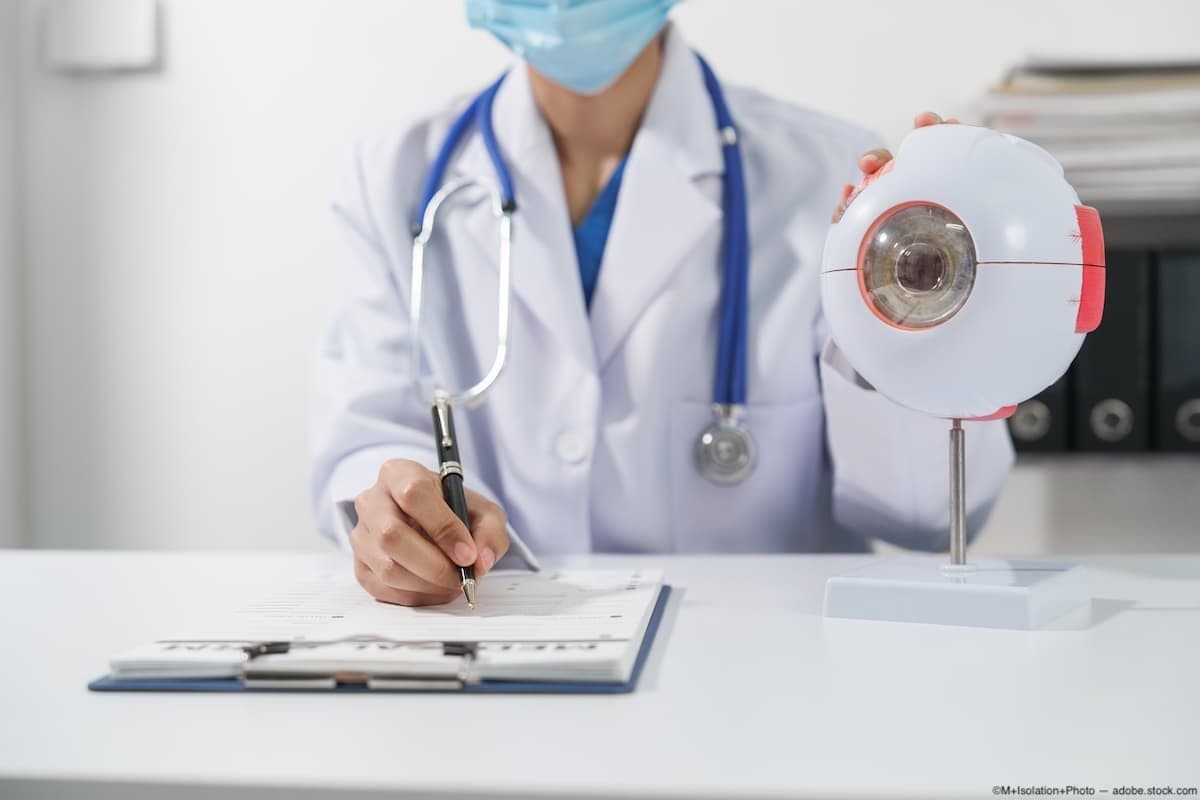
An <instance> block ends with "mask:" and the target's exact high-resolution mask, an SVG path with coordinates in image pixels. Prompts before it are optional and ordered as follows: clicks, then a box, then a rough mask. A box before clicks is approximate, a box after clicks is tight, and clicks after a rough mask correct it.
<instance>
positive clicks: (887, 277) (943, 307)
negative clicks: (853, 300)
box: [858, 203, 976, 330]
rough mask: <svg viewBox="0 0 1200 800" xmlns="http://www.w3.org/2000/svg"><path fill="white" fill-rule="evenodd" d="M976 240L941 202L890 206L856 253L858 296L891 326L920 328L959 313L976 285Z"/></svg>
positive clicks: (931, 326)
mask: <svg viewBox="0 0 1200 800" xmlns="http://www.w3.org/2000/svg"><path fill="white" fill-rule="evenodd" d="M975 266H976V262H975V243H974V241H973V240H972V239H971V235H970V233H968V232H967V228H966V226H965V225H963V223H962V220H960V219H959V218H958V217H956V216H955V215H954V214H952V213H950V212H949V211H947V210H946V209H944V208H942V207H941V206H935V205H931V204H926V203H914V204H910V205H904V206H901V207H899V208H897V209H893V210H891V211H889V212H887V213H885V214H884V215H883V216H881V217H880V218H879V219H878V220H876V221H875V224H874V225H872V226H871V230H870V232H869V233H868V235H867V238H866V240H865V246H864V247H863V248H862V251H861V252H860V254H859V264H858V269H859V277H860V285H861V287H862V291H863V296H864V297H865V298H866V301H867V303H868V304H869V305H870V306H871V308H872V309H874V311H875V313H876V314H877V315H878V316H879V317H880V319H882V320H884V321H885V322H887V323H888V324H890V325H893V326H895V327H897V328H902V329H905V330H920V329H923V328H933V327H936V326H938V325H941V324H942V323H943V322H945V321H946V320H948V319H950V318H951V317H953V316H954V315H955V314H957V313H958V311H959V309H961V308H962V307H963V305H964V304H965V303H966V302H967V298H968V297H969V296H970V294H971V289H972V288H973V287H974V285H975Z"/></svg>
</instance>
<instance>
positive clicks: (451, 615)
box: [167, 570, 662, 643]
mask: <svg viewBox="0 0 1200 800" xmlns="http://www.w3.org/2000/svg"><path fill="white" fill-rule="evenodd" d="M661 586H662V571H661V570H562V571H552V572H541V573H532V574H531V573H528V572H505V571H498V572H493V573H491V574H489V575H488V576H487V577H485V578H484V579H483V580H482V581H480V583H479V589H478V596H477V598H476V600H477V602H476V607H475V608H474V609H471V608H469V607H468V606H467V604H466V602H465V601H464V600H463V599H462V598H461V597H459V598H458V599H456V600H455V601H454V602H452V603H450V604H448V605H445V606H434V607H426V608H406V607H404V606H396V605H390V604H387V603H380V602H377V601H375V600H373V599H372V598H371V597H370V596H369V595H368V594H367V593H366V592H365V591H363V589H362V588H360V587H359V586H358V584H357V583H355V582H354V580H353V578H352V577H350V576H348V575H341V574H338V575H332V576H328V577H325V578H322V579H318V580H315V581H308V582H305V583H303V584H298V585H296V586H294V587H292V588H290V589H288V590H286V591H283V592H278V593H276V594H273V595H271V596H269V597H266V598H264V599H263V600H261V601H259V602H257V603H254V604H253V605H251V606H250V607H248V608H246V609H245V610H243V611H240V612H237V613H235V614H233V615H230V616H229V617H227V618H225V619H222V620H217V621H214V622H213V623H212V624H209V625H205V626H203V627H202V628H197V629H194V630H191V631H185V632H182V633H181V634H180V635H177V636H173V637H171V638H170V639H169V640H167V641H242V642H262V641H292V642H334V641H344V640H347V639H377V640H385V641H391V642H459V641H461V642H556V643H557V642H564V643H565V642H604V641H630V640H638V639H640V638H641V636H642V632H643V631H644V629H645V623H646V620H647V619H648V618H649V616H650V613H651V611H652V610H653V608H654V604H655V602H656V601H657V599H658V594H659V589H660V588H661Z"/></svg>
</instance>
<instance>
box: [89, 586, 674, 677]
mask: <svg viewBox="0 0 1200 800" xmlns="http://www.w3.org/2000/svg"><path fill="white" fill-rule="evenodd" d="M670 595H671V587H670V586H663V587H662V589H661V590H660V591H659V594H658V600H657V601H656V602H655V604H654V610H653V611H652V612H650V621H649V622H648V623H647V624H646V635H645V636H644V637H642V647H641V649H640V650H638V655H637V660H636V661H634V663H633V672H632V673H630V675H629V680H628V681H625V682H624V683H572V682H567V681H561V682H560V681H498V680H484V681H480V682H478V683H470V684H465V685H463V686H462V687H460V688H437V689H426V688H386V689H379V688H375V689H372V688H368V687H367V686H364V685H362V684H344V685H338V686H337V687H335V688H325V687H321V688H312V687H303V686H288V687H278V688H276V687H271V688H267V687H258V686H255V687H248V686H246V685H245V684H244V683H242V682H241V681H240V680H239V679H237V678H216V679H201V680H177V681H176V680H143V679H133V680H116V679H114V678H112V677H110V676H108V675H105V676H104V677H103V678H97V679H96V680H94V681H92V682H91V683H89V684H88V689H90V690H91V691H93V692H275V693H280V692H285V693H295V692H309V693H312V692H323V693H328V692H340V693H345V694H381V693H382V694H390V693H412V692H419V693H421V694H428V693H430V692H435V693H445V694H628V693H630V692H632V691H633V690H634V689H636V688H637V684H638V679H639V678H640V677H641V675H642V668H643V667H644V666H645V664H646V659H647V658H648V657H649V655H650V650H651V648H652V646H653V644H654V639H655V638H656V637H657V635H658V628H659V623H661V622H662V618H663V613H664V612H665V610H666V607H667V600H668V598H669V597H670Z"/></svg>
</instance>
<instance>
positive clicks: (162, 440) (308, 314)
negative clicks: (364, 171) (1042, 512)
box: [0, 0, 1200, 548]
mask: <svg viewBox="0 0 1200 800" xmlns="http://www.w3.org/2000/svg"><path fill="white" fill-rule="evenodd" d="M41 5H42V2H41V0H20V9H21V14H22V19H21V26H20V29H21V33H22V51H21V54H22V58H23V59H25V62H26V63H27V64H29V65H32V64H33V63H35V60H36V59H35V56H36V50H37V46H36V31H37V24H36V23H37V16H38V10H39V8H40V7H41ZM163 6H164V10H165V26H164V28H165V41H166V48H167V50H166V58H165V69H164V70H163V72H162V73H161V74H156V75H148V76H126V77H106V78H91V79H81V78H78V77H64V76H61V75H52V74H47V73H45V72H43V71H41V70H38V69H33V68H29V69H27V70H26V71H25V74H26V76H27V77H26V79H25V81H24V85H23V86H22V87H21V88H22V92H23V97H24V105H23V117H22V125H23V141H24V145H25V150H24V154H23V158H24V163H25V169H26V172H27V174H28V176H29V179H28V182H27V188H28V192H27V193H26V194H25V195H24V197H23V209H24V215H25V219H26V226H25V229H24V230H25V246H24V247H25V253H26V260H25V262H24V265H25V268H26V270H25V271H26V291H27V296H26V298H25V299H26V306H27V308H28V313H27V327H28V341H29V349H28V362H29V363H28V378H29V381H28V387H27V391H28V396H27V399H28V402H27V405H28V421H29V425H30V431H29V437H30V442H31V445H32V446H31V459H30V463H29V472H28V480H29V484H30V504H31V508H32V512H31V518H32V529H33V537H32V541H33V543H35V544H37V545H39V546H55V547H90V546H118V547H199V548H263V547H304V546H318V545H317V541H316V539H315V537H314V533H313V527H312V524H311V522H310V520H309V516H308V502H307V496H306V473H307V466H308V451H307V441H306V438H307V427H306V419H307V398H308V365H309V355H310V352H311V351H312V348H313V343H314V339H315V337H316V336H317V334H318V331H319V330H320V328H321V326H322V325H323V323H324V320H325V318H326V315H327V313H328V311H329V308H330V298H331V293H332V292H333V290H334V288H335V286H336V269H337V262H338V258H337V249H336V247H335V242H334V240H333V237H332V228H331V225H330V222H329V217H328V212H327V197H328V194H329V188H330V186H331V185H332V183H333V180H334V176H335V175H336V173H337V170H338V168H339V166H340V164H341V163H342V159H343V156H344V154H345V152H346V150H347V146H348V144H349V142H350V140H351V138H352V136H353V135H354V134H355V132H357V131H360V130H362V129H364V128H367V127H369V126H372V125H374V124H377V123H379V122H380V121H383V120H387V119H392V118H396V117H403V116H405V115H406V114H408V113H411V112H412V111H413V110H415V109H419V108H423V107H427V106H429V105H431V104H434V103H436V102H438V101H439V100H441V99H442V98H443V97H444V96H446V95H447V94H448V93H450V92H455V91H460V90H465V89H468V88H471V87H477V86H479V85H481V84H482V83H483V82H484V81H485V80H486V79H488V78H489V77H491V76H492V75H494V74H496V72H497V71H498V70H499V69H501V68H502V65H503V64H504V63H506V57H505V54H504V53H503V51H502V50H501V49H500V48H499V47H498V46H496V45H495V44H494V43H492V42H491V41H490V40H489V39H488V37H487V36H485V35H483V34H481V33H478V32H472V31H469V30H467V29H466V26H465V23H464V22H463V13H462V4H461V3H460V2H458V1H457V0H440V1H439V2H420V3H418V2H399V1H398V0H163ZM0 7H7V4H6V0H0ZM1100 8H1103V9H1104V10H1103V11H1098V10H1097V9H1100ZM900 9H903V11H901V10H900ZM1000 9H1003V11H1001V10H1000ZM676 17H677V19H678V20H679V22H680V24H681V26H682V27H683V28H684V30H685V32H686V33H687V34H688V35H689V36H690V38H691V39H692V40H693V41H694V42H695V44H696V45H697V47H698V48H699V49H701V50H702V51H704V53H705V54H706V55H707V56H708V57H709V59H710V61H711V62H712V63H713V64H714V66H715V68H716V69H717V70H718V72H719V73H720V74H721V75H722V76H723V77H724V78H725V79H726V80H728V81H730V82H739V83H748V84H753V85H756V86H759V87H761V88H762V89H763V90H765V91H768V92H771V93H774V94H778V95H782V96H784V97H788V98H791V99H793V100H796V101H798V102H802V103H805V104H808V105H811V106H815V107H818V108H822V109H825V110H828V111H830V112H833V113H835V114H839V115H842V116H844V117H848V118H850V119H853V120H856V121H858V122H860V123H862V124H864V125H867V126H869V127H871V128H874V129H876V130H877V131H880V132H881V133H883V134H884V135H886V136H887V137H888V139H889V140H891V141H893V142H894V141H896V140H897V139H898V138H899V137H900V136H901V135H902V134H903V132H904V130H905V129H906V127H907V126H908V124H909V122H908V121H909V119H910V118H911V116H912V114H913V113H914V112H916V111H919V110H921V109H925V108H933V109H937V110H939V111H942V112H943V113H947V114H968V113H969V111H970V101H971V99H972V98H973V97H975V96H976V95H977V94H978V93H979V92H980V91H981V89H982V88H983V87H984V86H985V85H987V84H988V83H989V82H991V81H992V80H994V79H996V78H997V77H998V76H999V75H1001V74H1002V72H1003V71H1004V69H1005V67H1006V66H1007V65H1008V64H1010V63H1011V62H1013V61H1014V60H1017V59H1018V58H1019V57H1020V56H1021V55H1022V54H1023V53H1025V52H1026V51H1039V52H1052V51H1055V50H1056V49H1057V48H1058V47H1059V45H1061V44H1063V43H1064V42H1068V43H1083V46H1086V47H1087V48H1088V49H1089V50H1091V51H1093V52H1100V53H1117V52H1139V53H1143V54H1145V53H1155V54H1163V53H1171V52H1175V53H1185V54H1190V55H1192V56H1198V55H1200V40H1197V39H1196V37H1195V31H1196V30H1198V29H1200V5H1198V4H1195V3H1193V2H1189V0H1156V1H1154V2H1150V1H1147V2H1139V3H1136V4H1135V3H1122V4H1106V5H1105V6H1100V5H1099V4H1096V3H1094V2H1088V0H1062V1H1061V2H1054V3H1046V2H1043V1H1042V0H1011V1H1010V2H1007V3H1004V4H998V3H989V4H985V3H981V2H980V3H964V2H961V1H958V2H955V1H953V0H923V1H922V2H915V1H914V2H908V3H904V4H898V3H893V2H888V3H885V2H856V3H810V2H788V1H787V0H774V1H772V2H768V1H767V0H760V1H759V2H736V3H735V2H730V1H729V0H725V1H724V2H721V1H720V0H689V2H686V3H684V4H683V5H682V6H681V7H680V8H679V9H678V11H677V13H676ZM1074 46H1079V45H1074ZM0 175H2V173H0ZM0 185H2V181H0ZM1006 502H1008V501H1007V500H1006ZM1012 502H1015V503H1023V500H1022V498H1021V497H1019V496H1018V497H1017V498H1016V499H1015V500H1013V501H1012ZM1021 507H1022V508H1024V505H1022V506H1021ZM1039 519H1040V518H1039ZM1046 524H1047V525H1049V523H1046Z"/></svg>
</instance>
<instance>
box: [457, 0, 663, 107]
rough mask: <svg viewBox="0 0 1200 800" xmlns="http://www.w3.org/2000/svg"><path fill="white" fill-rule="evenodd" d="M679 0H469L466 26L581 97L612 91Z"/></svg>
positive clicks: (660, 27) (660, 28)
mask: <svg viewBox="0 0 1200 800" xmlns="http://www.w3.org/2000/svg"><path fill="white" fill-rule="evenodd" d="M676 1H677V0H467V21H468V22H470V24H471V27H473V28H482V29H484V30H486V31H490V32H491V33H492V35H493V36H495V37H496V38H497V39H499V40H500V41H501V42H503V43H504V44H505V45H507V46H508V48H509V49H510V50H512V51H513V52H514V53H516V54H517V55H518V56H520V57H521V58H523V59H525V61H526V62H527V63H528V64H529V65H530V66H531V67H533V68H534V69H536V70H537V71H538V72H540V73H542V74H543V75H545V76H546V77H547V78H549V79H550V80H552V81H554V82H555V83H557V84H559V85H561V86H565V87H567V88H568V89H571V90H573V91H576V92H579V93H580V94H595V93H597V92H600V91H602V90H604V89H605V88H607V87H608V86H609V85H611V84H612V83H613V81H615V80H616V79H617V78H619V77H620V76H621V73H622V72H624V71H625V68H626V67H628V66H629V65H630V64H632V63H633V60H634V59H635V58H637V56H638V54H639V53H641V52H642V50H643V49H644V48H645V47H646V45H647V44H649V42H650V40H651V39H653V38H654V36H655V35H656V34H657V33H658V32H659V31H660V30H662V26H663V23H664V22H666V19H667V12H668V11H670V10H671V6H673V5H675V3H676Z"/></svg>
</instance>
